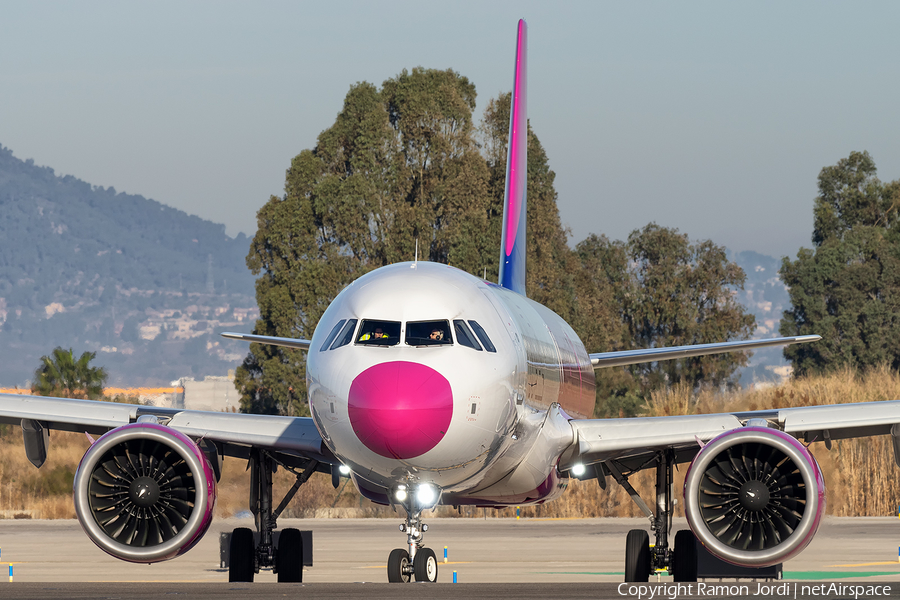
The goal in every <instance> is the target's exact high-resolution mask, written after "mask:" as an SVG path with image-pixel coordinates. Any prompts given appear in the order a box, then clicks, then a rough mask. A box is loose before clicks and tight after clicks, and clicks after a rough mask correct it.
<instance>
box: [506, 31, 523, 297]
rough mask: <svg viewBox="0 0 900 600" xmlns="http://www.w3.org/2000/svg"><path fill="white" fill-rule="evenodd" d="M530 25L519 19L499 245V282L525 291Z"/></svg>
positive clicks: (516, 289) (521, 292) (519, 291)
mask: <svg viewBox="0 0 900 600" xmlns="http://www.w3.org/2000/svg"><path fill="white" fill-rule="evenodd" d="M527 41H528V25H527V24H526V23H525V20H524V19H522V20H520V21H519V35H518V42H517V43H516V70H515V77H514V78H513V91H512V101H511V105H510V110H509V145H508V147H507V151H506V190H505V191H504V193H503V238H502V242H501V247H500V285H502V286H503V287H505V288H507V289H510V290H512V291H514V292H517V293H519V294H522V295H523V296H524V295H525V215H526V213H527V212H528V211H527V210H526V206H527V205H526V187H527V184H528V176H527V175H528V173H527V164H528V157H527V147H528V113H527V110H526V108H527V103H526V101H525V90H526V79H527V78H526V74H525V73H526V58H525V56H526V48H527V45H528V44H527Z"/></svg>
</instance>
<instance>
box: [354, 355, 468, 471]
mask: <svg viewBox="0 0 900 600" xmlns="http://www.w3.org/2000/svg"><path fill="white" fill-rule="evenodd" d="M348 404H349V412H350V423H351V424H352V425H353V431H355V432H356V436H357V437H358V438H359V440H360V441H361V442H362V443H363V444H364V445H365V446H366V448H368V449H369V450H371V451H372V452H375V453H376V454H380V455H381V456H386V457H388V458H412V457H414V456H419V455H422V454H425V453H426V452H428V451H429V450H431V449H432V448H434V447H435V446H437V444H438V442H440V441H441V439H442V438H443V437H444V435H446V433H447V427H448V426H449V425H450V417H451V415H452V412H453V393H452V392H451V391H450V382H449V381H447V379H446V378H445V377H444V376H443V375H441V374H440V373H438V372H437V371H435V370H434V369H432V368H430V367H426V366H425V365H420V364H418V363H412V362H404V361H395V362H388V363H381V364H378V365H375V366H372V367H369V368H368V369H366V370H365V371H363V372H362V373H360V374H359V375H357V376H356V378H355V379H354V380H353V383H352V384H350V397H349V399H348Z"/></svg>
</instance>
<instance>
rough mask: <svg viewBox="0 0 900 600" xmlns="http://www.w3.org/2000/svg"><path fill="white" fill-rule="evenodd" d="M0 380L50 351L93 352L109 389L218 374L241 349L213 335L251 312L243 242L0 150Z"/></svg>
mask: <svg viewBox="0 0 900 600" xmlns="http://www.w3.org/2000/svg"><path fill="white" fill-rule="evenodd" d="M0 239H2V240H3V246H2V247H3V252H2V254H0V331H2V334H0V339H2V343H0V385H7V386H10V385H22V384H24V383H25V381H26V380H28V379H30V378H31V375H32V374H33V372H34V369H35V368H36V367H37V365H38V361H39V360H40V357H41V356H42V355H43V354H47V353H49V352H50V350H52V349H53V348H54V347H55V346H58V345H61V346H64V347H72V348H74V349H75V351H76V352H79V353H80V352H82V351H84V350H91V351H96V352H98V359H97V361H96V362H97V364H100V365H102V366H105V367H106V368H107V370H108V371H109V373H110V381H109V383H110V384H117V383H126V382H127V383H128V384H129V385H159V384H163V383H167V382H168V381H170V380H171V379H175V378H178V377H182V376H192V375H193V376H198V375H204V374H225V373H226V372H227V370H228V369H233V368H234V367H235V366H236V365H237V364H239V362H240V360H241V359H242V358H243V354H244V352H246V348H243V347H233V346H232V345H228V346H227V348H226V347H222V345H221V344H220V343H219V340H218V339H216V338H217V336H215V335H214V334H215V333H216V332H217V330H221V329H223V328H225V327H229V328H231V327H234V328H238V329H241V328H243V329H245V330H249V328H250V327H252V323H253V321H254V319H255V316H256V314H257V311H256V301H255V294H254V278H253V276H252V274H251V273H250V272H249V270H248V269H247V267H246V265H245V264H244V259H245V257H246V254H247V250H248V247H249V239H248V238H247V237H246V236H244V235H243V234H240V235H238V237H236V238H231V237H229V236H228V235H226V234H225V227H224V225H219V224H216V223H212V222H210V221H206V220H204V219H201V218H199V217H197V216H193V215H188V214H187V213H185V212H183V211H180V210H177V209H174V208H171V207H168V206H165V205H164V204H161V203H159V202H156V201H154V200H149V199H147V198H144V197H143V196H137V195H131V194H124V193H117V192H116V190H115V189H113V188H103V187H96V186H92V185H90V184H88V183H86V182H84V181H81V180H80V179H77V178H75V177H72V176H70V175H67V176H64V177H60V176H58V175H56V174H55V173H54V171H53V169H51V168H49V167H40V166H36V165H35V164H34V163H33V161H31V160H27V161H22V160H19V159H18V158H16V157H15V156H13V153H12V151H11V150H10V149H8V148H4V147H3V146H0Z"/></svg>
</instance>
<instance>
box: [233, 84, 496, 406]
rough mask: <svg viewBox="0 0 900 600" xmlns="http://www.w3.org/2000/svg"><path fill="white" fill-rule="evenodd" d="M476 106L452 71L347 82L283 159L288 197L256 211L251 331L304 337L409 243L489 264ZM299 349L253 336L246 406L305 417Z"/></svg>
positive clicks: (491, 253)
mask: <svg viewBox="0 0 900 600" xmlns="http://www.w3.org/2000/svg"><path fill="white" fill-rule="evenodd" d="M474 107H475V88H474V86H473V85H472V84H471V83H470V82H469V81H468V79H466V78H465V77H462V76H460V75H459V74H458V73H455V72H454V71H450V70H447V71H436V70H427V69H421V68H417V69H413V71H412V72H411V73H410V72H407V71H403V72H402V73H401V74H400V75H398V76H397V77H395V78H393V79H389V80H388V81H386V82H384V84H383V86H382V89H381V90H378V89H377V88H376V87H375V86H373V85H372V84H369V83H359V84H357V85H354V86H353V87H351V89H350V91H349V93H348V94H347V96H346V98H345V99H344V106H343V109H342V110H341V112H340V113H339V114H338V116H337V120H336V121H335V123H334V125H332V126H331V127H330V128H329V129H327V130H325V131H323V132H322V133H321V134H320V135H319V138H318V143H317V145H316V147H315V148H314V149H313V150H304V151H303V152H301V153H300V154H299V155H297V156H296V157H295V158H294V159H293V161H292V162H291V167H290V169H289V170H288V172H287V178H286V182H285V195H284V196H283V197H276V196H273V197H272V198H270V200H269V202H268V203H266V205H265V206H263V208H262V209H260V211H259V214H258V230H257V233H256V236H255V237H254V239H253V241H252V243H251V247H250V253H249V255H248V256H247V266H248V267H249V268H250V269H251V270H252V271H253V273H254V274H255V275H259V279H258V280H257V283H256V296H257V303H258V305H259V309H260V318H259V320H258V321H257V323H256V326H255V329H254V332H255V333H257V334H263V335H278V336H286V337H307V338H308V337H310V336H312V334H313V331H314V330H315V327H316V325H317V323H318V321H319V318H320V317H321V315H322V313H323V312H324V311H325V309H326V308H327V306H328V304H329V303H330V302H331V301H332V300H333V299H334V297H335V296H337V294H338V293H339V292H340V291H341V290H342V289H343V288H344V287H345V286H346V285H348V284H349V283H350V282H352V281H353V280H355V279H356V278H358V277H360V276H361V275H363V274H365V273H366V272H368V271H370V270H372V269H375V268H378V267H381V266H384V265H388V264H391V263H395V262H399V261H403V260H412V259H413V258H414V256H415V252H416V246H417V244H418V253H419V258H420V259H428V260H432V261H437V262H444V263H450V264H453V265H455V266H457V267H459V268H461V269H464V270H466V271H469V272H471V273H479V274H480V273H481V272H482V270H483V268H484V267H485V266H486V265H494V264H495V263H496V262H497V257H496V256H495V249H496V248H498V247H499V235H498V236H497V241H494V240H492V239H490V237H491V236H490V230H489V227H488V218H489V216H490V212H489V211H490V207H491V206H492V202H493V200H492V198H491V197H490V196H489V188H488V180H489V172H488V169H487V167H486V165H485V161H484V159H483V158H482V156H481V154H480V153H479V149H478V146H477V144H476V141H475V138H474V126H473V124H472V110H473V109H474ZM501 202H502V200H501ZM495 268H496V267H495ZM494 272H495V273H496V271H494ZM304 358H305V357H304V354H303V353H302V352H301V351H298V350H290V349H284V348H278V347H273V346H263V345H258V344H251V346H250V354H249V355H248V356H247V358H246V359H245V360H244V363H243V365H241V367H239V368H238V370H237V372H236V375H235V383H236V385H237V386H238V389H240V390H241V393H242V400H241V407H242V410H244V411H246V412H261V413H277V412H281V413H293V414H306V411H307V410H308V409H307V406H306V384H305V363H304Z"/></svg>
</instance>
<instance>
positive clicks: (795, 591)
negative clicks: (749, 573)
mask: <svg viewBox="0 0 900 600" xmlns="http://www.w3.org/2000/svg"><path fill="white" fill-rule="evenodd" d="M617 589H618V592H619V595H620V596H627V597H629V598H635V599H636V600H664V599H665V600H678V599H679V598H683V597H690V596H707V597H712V598H730V597H747V596H761V597H766V598H793V599H797V598H815V597H820V596H827V597H829V598H836V597H841V598H853V599H854V600H858V599H859V598H860V597H863V598H869V597H875V596H890V595H891V586H889V585H858V584H843V583H819V584H801V583H797V582H787V581H786V582H783V583H763V582H756V583H751V584H747V583H741V584H738V583H732V584H727V583H703V582H697V583H657V584H655V585H654V584H645V583H620V584H619V587H618V588H617Z"/></svg>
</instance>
